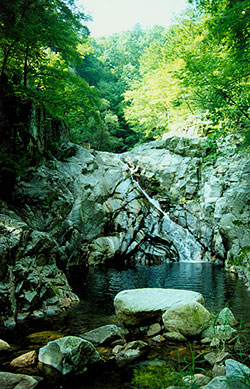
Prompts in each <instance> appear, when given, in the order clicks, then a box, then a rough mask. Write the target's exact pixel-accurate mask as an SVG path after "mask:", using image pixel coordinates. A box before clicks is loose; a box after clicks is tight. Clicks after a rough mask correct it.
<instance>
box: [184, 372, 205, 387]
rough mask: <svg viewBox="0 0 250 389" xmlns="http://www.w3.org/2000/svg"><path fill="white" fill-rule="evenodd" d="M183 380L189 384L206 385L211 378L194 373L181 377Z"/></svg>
mask: <svg viewBox="0 0 250 389" xmlns="http://www.w3.org/2000/svg"><path fill="white" fill-rule="evenodd" d="M183 381H184V382H186V383H187V384H191V385H194V386H195V387H196V386H199V387H200V386H203V385H207V384H208V383H209V382H210V381H211V378H210V377H208V376H206V375H204V374H194V376H186V377H184V378H183Z"/></svg>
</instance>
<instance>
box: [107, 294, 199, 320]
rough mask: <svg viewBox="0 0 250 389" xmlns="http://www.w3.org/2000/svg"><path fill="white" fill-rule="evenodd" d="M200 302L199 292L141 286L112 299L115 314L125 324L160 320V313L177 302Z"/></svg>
mask: <svg viewBox="0 0 250 389" xmlns="http://www.w3.org/2000/svg"><path fill="white" fill-rule="evenodd" d="M192 302H193V303H194V302H197V303H200V304H202V305H204V298H203V296H202V294H201V293H198V292H193V291H190V290H181V289H162V288H143V289H128V290H123V291H122V292H120V293H118V294H117V295H116V296H115V299H114V306H115V311H116V315H117V316H118V318H119V320H120V321H121V322H122V323H123V324H124V325H127V326H136V325H141V324H143V323H145V322H153V321H157V320H161V316H162V314H163V313H164V312H165V311H167V310H168V309H169V308H171V307H173V306H175V305H177V304H180V303H182V304H187V303H192Z"/></svg>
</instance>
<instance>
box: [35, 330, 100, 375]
mask: <svg viewBox="0 0 250 389" xmlns="http://www.w3.org/2000/svg"><path fill="white" fill-rule="evenodd" d="M38 359H39V361H40V362H42V363H44V364H47V365H50V366H53V367H54V368H55V369H57V370H59V371H60V372H61V373H62V374H68V373H76V372H77V373H79V372H83V371H86V370H87V367H88V365H90V364H93V363H96V362H98V361H100V356H99V354H98V352H97V351H96V349H95V347H94V346H93V344H92V343H90V342H88V341H87V340H84V339H81V338H79V337H76V336H66V337H64V338H60V339H57V340H54V341H51V342H49V343H48V344H47V345H46V346H44V347H42V348H40V350H39V355H38Z"/></svg>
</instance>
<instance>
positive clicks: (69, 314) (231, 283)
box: [0, 262, 250, 389]
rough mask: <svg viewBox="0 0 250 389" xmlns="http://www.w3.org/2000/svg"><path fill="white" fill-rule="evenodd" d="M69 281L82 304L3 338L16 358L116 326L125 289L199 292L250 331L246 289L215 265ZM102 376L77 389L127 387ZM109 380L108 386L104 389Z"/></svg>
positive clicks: (112, 271) (140, 269) (94, 271)
mask: <svg viewBox="0 0 250 389" xmlns="http://www.w3.org/2000/svg"><path fill="white" fill-rule="evenodd" d="M70 282H71V286H72V288H73V290H74V292H75V293H77V294H78V296H79V297H80V303H79V304H77V305H75V306H73V307H72V308H70V309H68V310H66V311H65V312H63V313H61V314H57V315H54V316H53V315H51V316H47V317H46V318H43V319H36V320H35V319H33V320H30V321H27V322H23V323H21V324H20V325H19V326H18V327H17V328H16V329H9V330H8V331H7V332H6V333H5V334H4V339H5V340H6V341H8V342H9V343H10V344H11V345H12V346H13V347H14V351H13V358H14V357H15V356H16V355H17V353H18V354H21V353H23V352H27V351H28V350H32V349H37V350H38V348H39V347H41V346H42V345H44V344H46V343H47V342H48V341H49V340H51V339H50V336H52V338H53V337H54V336H55V337H56V336H57V335H58V334H59V336H62V335H65V336H66V335H80V334H82V333H84V332H86V331H88V330H90V329H93V328H96V327H98V326H101V325H105V324H117V321H116V317H115V312H114V307H113V299H114V297H115V295H116V294H117V293H118V292H120V291H121V290H124V289H134V288H144V287H149V288H150V287H154V288H158V287H159V288H174V289H186V290H193V291H197V292H200V293H202V294H203V296H204V298H205V305H206V308H207V309H208V310H210V311H211V312H213V313H215V314H216V313H217V312H219V310H221V309H222V308H224V307H225V306H228V307H230V309H231V310H232V311H233V313H234V315H235V316H236V318H237V319H238V320H242V321H243V323H244V324H246V326H247V327H249V326H250V311H249V309H248V307H249V306H250V295H249V293H248V291H247V289H246V287H245V286H244V284H243V283H242V282H241V281H240V280H239V279H238V278H237V277H236V276H235V275H234V274H231V273H228V272H226V271H225V270H224V268H223V267H222V266H219V265H214V264H211V263H201V262H179V263H165V264H161V265H151V266H145V265H134V266H130V267H119V268H108V267H106V266H96V267H90V268H89V269H88V270H87V271H85V272H84V273H82V274H80V273H79V270H78V271H77V272H75V273H72V274H71V276H70ZM9 358H10V356H9ZM11 358H12V357H11ZM11 358H10V359H9V360H11ZM0 362H2V363H3V366H5V367H4V370H6V369H7V370H9V369H8V367H7V365H5V363H4V361H0ZM1 370H2V369H1ZM25 372H26V371H24V373H25ZM26 373H27V374H35V373H36V375H39V370H38V371H35V373H34V372H33V373H31V372H30V371H29V370H28V371H27V372H26ZM100 374H101V375H100V376H98V379H97V378H96V377H95V379H94V382H93V376H92V378H91V377H90V378H88V377H87V378H86V379H87V381H88V380H89V383H87V382H84V383H83V382H82V380H81V379H80V377H79V378H78V379H75V380H76V381H75V382H74V388H79V389H84V388H93V389H96V388H101V387H103V388H113V387H115V388H125V387H126V386H123V381H124V377H122V372H121V373H119V374H118V373H117V372H115V371H112V373H111V372H107V371H105V372H102V373H100ZM114 374H115V375H116V374H118V375H117V376H114ZM111 375H112V377H111ZM114 380H115V383H114ZM104 381H106V384H105V385H104V386H101V385H102V384H103V382H104ZM46 385H47V384H46ZM53 385H54V384H52V387H54V388H55V386H53ZM45 387H46V388H47V386H45ZM48 387H50V386H48ZM61 387H62V388H71V387H72V386H71V382H70V383H69V382H65V383H64V384H63V386H61Z"/></svg>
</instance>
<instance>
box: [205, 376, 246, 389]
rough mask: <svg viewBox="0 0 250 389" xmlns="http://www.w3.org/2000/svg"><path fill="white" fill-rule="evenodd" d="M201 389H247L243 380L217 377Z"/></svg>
mask: <svg viewBox="0 0 250 389" xmlns="http://www.w3.org/2000/svg"><path fill="white" fill-rule="evenodd" d="M201 388H202V389H239V388H240V389H249V385H248V384H247V383H246V381H245V380H244V378H238V377H226V376H219V377H215V378H213V379H212V381H210V382H209V384H207V385H205V386H201Z"/></svg>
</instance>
